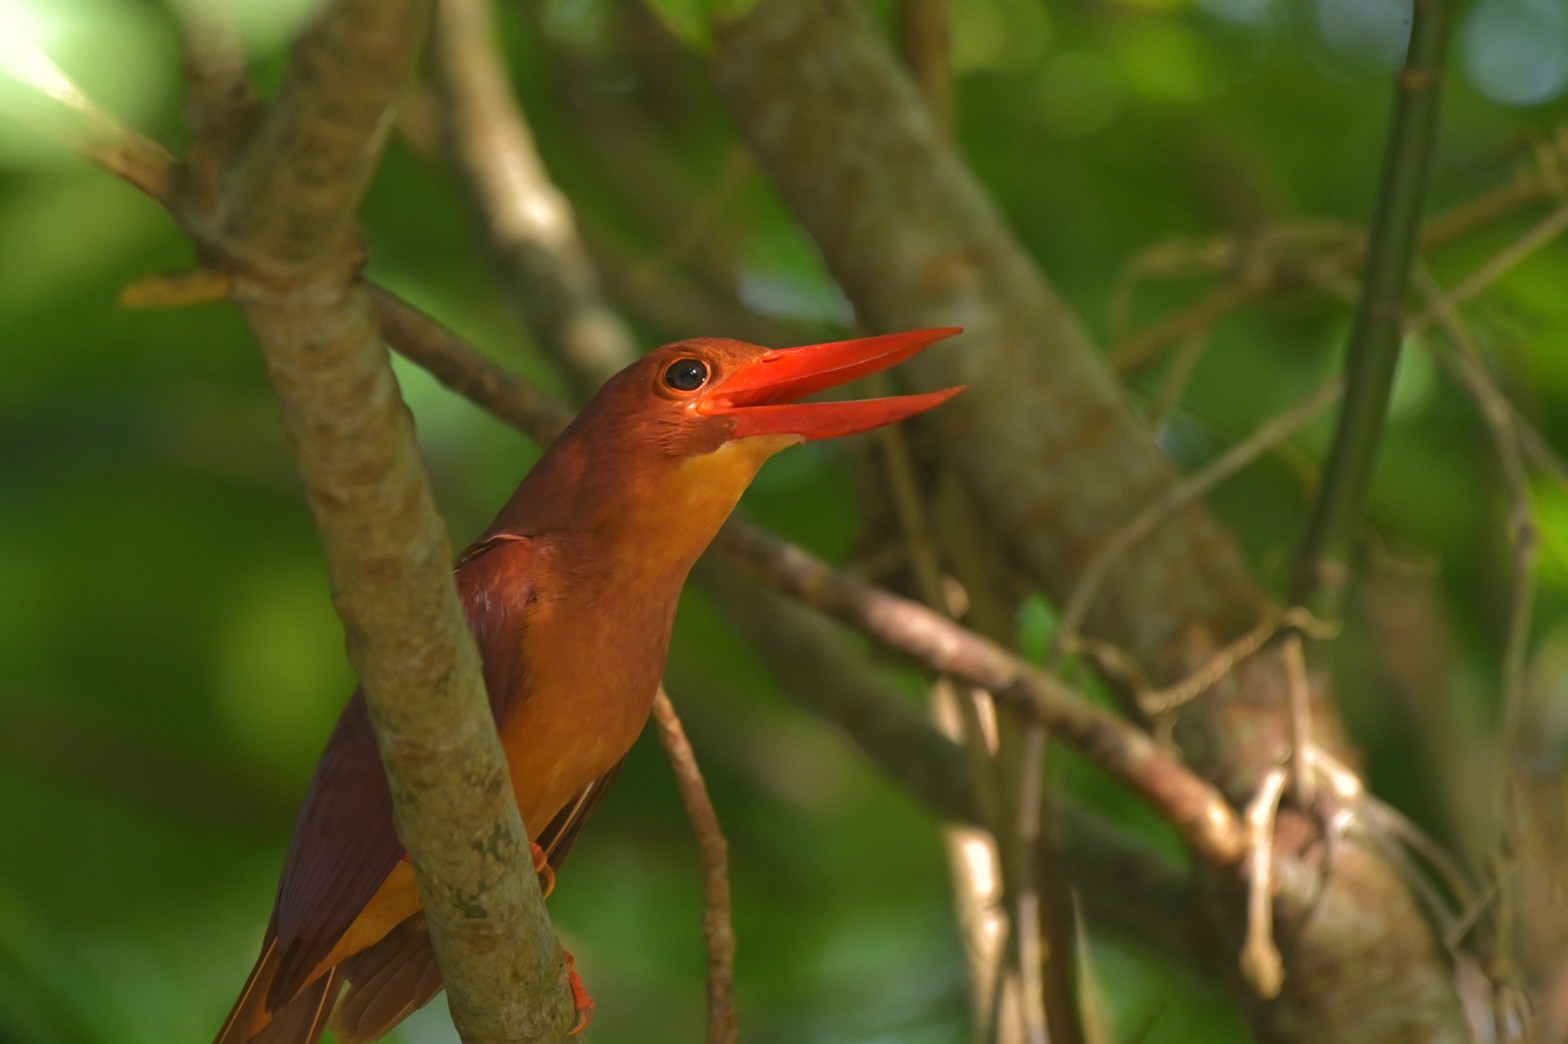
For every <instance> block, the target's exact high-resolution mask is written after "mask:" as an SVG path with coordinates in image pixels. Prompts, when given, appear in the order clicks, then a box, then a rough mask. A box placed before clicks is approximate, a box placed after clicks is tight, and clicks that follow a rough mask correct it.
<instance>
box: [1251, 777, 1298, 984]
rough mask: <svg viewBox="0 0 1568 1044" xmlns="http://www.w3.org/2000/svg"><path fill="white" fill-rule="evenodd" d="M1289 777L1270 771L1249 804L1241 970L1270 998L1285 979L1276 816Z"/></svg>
mask: <svg viewBox="0 0 1568 1044" xmlns="http://www.w3.org/2000/svg"><path fill="white" fill-rule="evenodd" d="M1301 760H1302V761H1305V760H1306V759H1305V758H1303V759H1301ZM1286 778H1287V777H1286V773H1285V770H1284V769H1282V768H1276V769H1272V770H1270V771H1269V773H1268V774H1267V775H1266V776H1264V777H1263V783H1262V785H1260V786H1259V787H1258V792H1257V794H1256V796H1254V797H1253V799H1252V803H1251V804H1250V805H1248V806H1247V937H1246V942H1245V943H1244V944H1243V945H1242V948H1241V973H1242V975H1244V976H1245V977H1246V979H1247V981H1248V982H1249V983H1251V984H1252V988H1253V989H1254V990H1257V991H1258V996H1260V997H1264V998H1266V999H1272V998H1274V997H1277V996H1279V991H1280V987H1281V986H1283V985H1284V982H1285V965H1284V962H1283V961H1281V960H1280V956H1279V947H1277V946H1275V945H1274V816H1275V814H1276V813H1277V812H1278V811H1279V802H1280V796H1281V795H1282V794H1283V793H1284V790H1285V780H1286Z"/></svg>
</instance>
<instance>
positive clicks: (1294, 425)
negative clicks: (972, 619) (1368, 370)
mask: <svg viewBox="0 0 1568 1044" xmlns="http://www.w3.org/2000/svg"><path fill="white" fill-rule="evenodd" d="M1342 387H1343V383H1342V382H1341V381H1340V380H1338V379H1335V380H1332V381H1329V382H1328V383H1327V384H1325V385H1323V386H1322V387H1321V388H1319V389H1318V390H1317V391H1315V392H1313V393H1312V394H1311V395H1309V396H1307V397H1306V398H1305V399H1303V400H1302V401H1301V402H1299V403H1297V404H1296V405H1295V406H1292V407H1291V408H1290V409H1288V410H1286V411H1285V412H1284V413H1282V414H1280V415H1279V416H1277V417H1273V418H1271V419H1270V420H1268V421H1266V422H1264V423H1263V424H1261V425H1259V426H1258V428H1257V429H1256V430H1255V431H1253V433H1252V434H1251V435H1249V436H1247V437H1246V438H1245V439H1243V440H1242V441H1240V442H1238V443H1236V444H1235V445H1234V446H1232V447H1231V448H1230V449H1228V450H1226V451H1225V452H1224V453H1223V454H1221V455H1220V456H1219V457H1217V458H1215V459H1214V460H1213V461H1211V462H1210V463H1209V464H1207V465H1206V466H1205V467H1203V468H1202V469H1201V470H1199V471H1196V472H1194V473H1193V474H1191V475H1190V476H1188V477H1187V478H1185V479H1183V480H1182V481H1181V482H1179V483H1177V484H1176V485H1174V486H1172V487H1171V488H1170V489H1168V490H1166V491H1165V492H1164V494H1162V495H1161V496H1160V497H1158V498H1157V499H1155V500H1153V501H1150V502H1149V503H1148V504H1147V505H1145V506H1144V508H1143V510H1141V511H1140V512H1139V513H1138V515H1137V517H1136V518H1134V519H1133V520H1132V521H1130V522H1128V523H1127V524H1126V525H1125V526H1123V527H1122V528H1121V529H1119V530H1117V531H1116V532H1115V533H1114V534H1113V535H1112V536H1111V537H1110V539H1108V540H1106V541H1105V543H1104V544H1102V545H1101V546H1100V549H1099V550H1098V551H1096V552H1095V555H1094V558H1092V559H1091V560H1090V562H1089V564H1088V565H1087V566H1085V567H1084V570H1083V572H1082V573H1081V574H1080V576H1079V580H1078V586H1077V587H1075V588H1074V589H1073V593H1072V595H1071V597H1069V598H1068V599H1067V604H1066V606H1065V607H1064V608H1063V609H1062V616H1061V622H1060V625H1059V627H1058V630H1057V639H1056V640H1057V643H1058V647H1059V648H1062V647H1065V645H1064V643H1067V642H1070V641H1073V640H1076V639H1077V638H1078V637H1079V629H1080V628H1081V627H1082V626H1083V620H1084V617H1085V616H1086V615H1087V614H1088V612H1089V607H1090V605H1091V604H1092V603H1093V601H1094V597H1095V595H1096V594H1097V593H1098V592H1099V589H1100V585H1101V583H1103V582H1104V580H1105V577H1106V575H1107V574H1108V573H1109V572H1110V570H1111V567H1112V566H1113V565H1115V563H1116V561H1117V559H1118V558H1120V557H1121V556H1122V555H1123V554H1125V553H1126V552H1127V550H1128V549H1129V548H1131V547H1133V546H1134V545H1135V544H1137V543H1138V541H1140V540H1143V539H1144V538H1145V537H1147V536H1148V535H1149V534H1151V533H1153V532H1154V531H1155V529H1156V528H1157V527H1158V526H1159V524H1160V522H1162V521H1163V520H1164V519H1166V518H1167V517H1169V516H1170V514H1171V513H1172V512H1174V511H1178V510H1180V509H1181V508H1183V507H1185V506H1186V505H1188V504H1191V503H1193V502H1194V501H1196V500H1198V499H1199V498H1200V497H1202V496H1203V495H1204V494H1205V493H1207V492H1208V491H1209V490H1210V489H1212V488H1214V486H1216V485H1217V484H1219V483H1220V482H1222V481H1224V480H1225V479H1227V478H1229V477H1230V476H1232V475H1234V474H1236V472H1238V471H1240V470H1241V469H1242V468H1245V467H1246V466H1247V465H1248V464H1251V463H1252V462H1253V461H1254V460H1256V459H1257V458H1258V457H1260V456H1262V455H1263V454H1264V453H1266V452H1267V451H1268V450H1269V449H1270V448H1272V447H1273V446H1275V445H1277V444H1278V443H1279V442H1281V441H1283V440H1284V439H1286V438H1289V437H1290V435H1292V434H1293V433H1295V432H1296V431H1298V430H1300V429H1301V428H1303V427H1305V426H1306V425H1307V424H1308V423H1310V422H1311V421H1312V420H1313V418H1315V417H1316V416H1317V415H1318V414H1319V413H1321V412H1322V411H1323V410H1325V409H1327V408H1328V406H1329V405H1330V404H1331V403H1333V402H1334V401H1335V400H1336V399H1338V398H1339V394H1340V390H1341V389H1342Z"/></svg>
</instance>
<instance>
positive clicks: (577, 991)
mask: <svg viewBox="0 0 1568 1044" xmlns="http://www.w3.org/2000/svg"><path fill="white" fill-rule="evenodd" d="M561 952H562V953H564V954H566V984H567V985H568V986H570V987H571V988H572V1007H573V1008H575V1009H576V1010H577V1024H576V1025H574V1026H573V1027H572V1028H571V1029H569V1030H567V1031H566V1035H567V1036H568V1037H575V1036H577V1034H579V1033H581V1032H582V1031H583V1030H585V1029H587V1028H588V1024H589V1023H590V1022H592V1021H593V998H592V997H590V996H589V995H588V987H586V986H584V985H583V977H582V976H581V975H578V974H577V958H576V957H573V956H572V955H571V952H570V951H568V950H562V951H561Z"/></svg>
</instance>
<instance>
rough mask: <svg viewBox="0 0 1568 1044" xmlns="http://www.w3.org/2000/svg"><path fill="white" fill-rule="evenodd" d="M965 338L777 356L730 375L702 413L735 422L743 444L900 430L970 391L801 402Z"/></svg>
mask: <svg viewBox="0 0 1568 1044" xmlns="http://www.w3.org/2000/svg"><path fill="white" fill-rule="evenodd" d="M960 332H962V331H961V330H960V328H959V327H956V326H944V327H940V328H938V329H934V330H911V331H908V332H906V333H895V334H884V335H882V336H880V337H862V338H859V339H857V340H853V341H834V342H832V343H830V344H812V345H807V346H805V347H804V348H782V349H777V350H774V351H770V352H768V353H767V354H766V355H764V356H763V357H762V358H760V359H758V360H757V361H756V362H753V363H750V364H748V365H746V366H744V367H742V368H741V369H739V370H736V371H735V372H734V373H732V374H730V375H729V377H728V378H726V379H725V380H724V381H722V382H721V383H720V384H718V385H717V386H715V387H714V388H713V389H712V390H711V391H710V392H709V393H708V395H707V396H706V397H705V398H704V400H703V401H702V403H701V404H699V405H698V407H697V409H698V411H699V412H701V413H704V414H707V415H709V416H722V417H732V418H734V421H735V434H734V438H737V439H743V438H749V437H750V436H753V435H799V436H800V437H801V438H802V439H805V440H807V441H810V440H813V439H832V438H837V437H838V436H840V435H854V434H857V433H859V432H862V431H870V430H871V429H872V428H880V427H882V426H883V425H884V424H895V423H897V422H898V421H901V420H905V419H906V418H909V417H913V416H914V415H915V414H917V413H924V412H925V411H926V410H929V409H931V408H932V407H933V406H939V405H941V404H942V403H944V402H946V401H947V400H948V399H951V398H952V397H953V396H955V395H957V394H958V393H959V392H961V391H963V390H964V389H963V388H962V387H958V388H945V389H943V390H942V391H935V392H924V393H922V394H919V395H895V396H891V397H888V398H884V399H862V400H859V401H856V402H798V401H797V400H799V399H801V398H804V397H805V396H807V395H810V394H812V393H813V392H819V391H823V390H824V389H827V388H833V387H837V386H838V385H840V384H844V383H847V382H848V381H852V380H854V379H855V378H857V377H864V376H866V375H867V374H872V373H876V372H877V371H878V370H885V369H887V368H888V367H889V366H893V365H895V364H897V363H901V362H903V361H904V360H905V359H908V358H909V357H910V356H913V355H915V354H917V353H918V352H920V351H922V350H924V349H925V348H927V347H929V346H931V345H933V344H935V343H936V342H937V341H940V340H942V339H943V338H946V337H951V336H953V335H954V334H956V333H960Z"/></svg>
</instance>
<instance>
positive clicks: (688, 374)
mask: <svg viewBox="0 0 1568 1044" xmlns="http://www.w3.org/2000/svg"><path fill="white" fill-rule="evenodd" d="M664 383H665V384H668V385H669V386H670V387H671V388H674V389H675V390H676V391H684V392H689V391H696V390H697V389H698V388H701V387H702V386H703V385H704V384H707V383H708V364H707V363H705V362H703V361H702V360H701V359H677V360H676V361H675V362H672V363H670V368H669V369H668V370H665V371H664Z"/></svg>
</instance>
